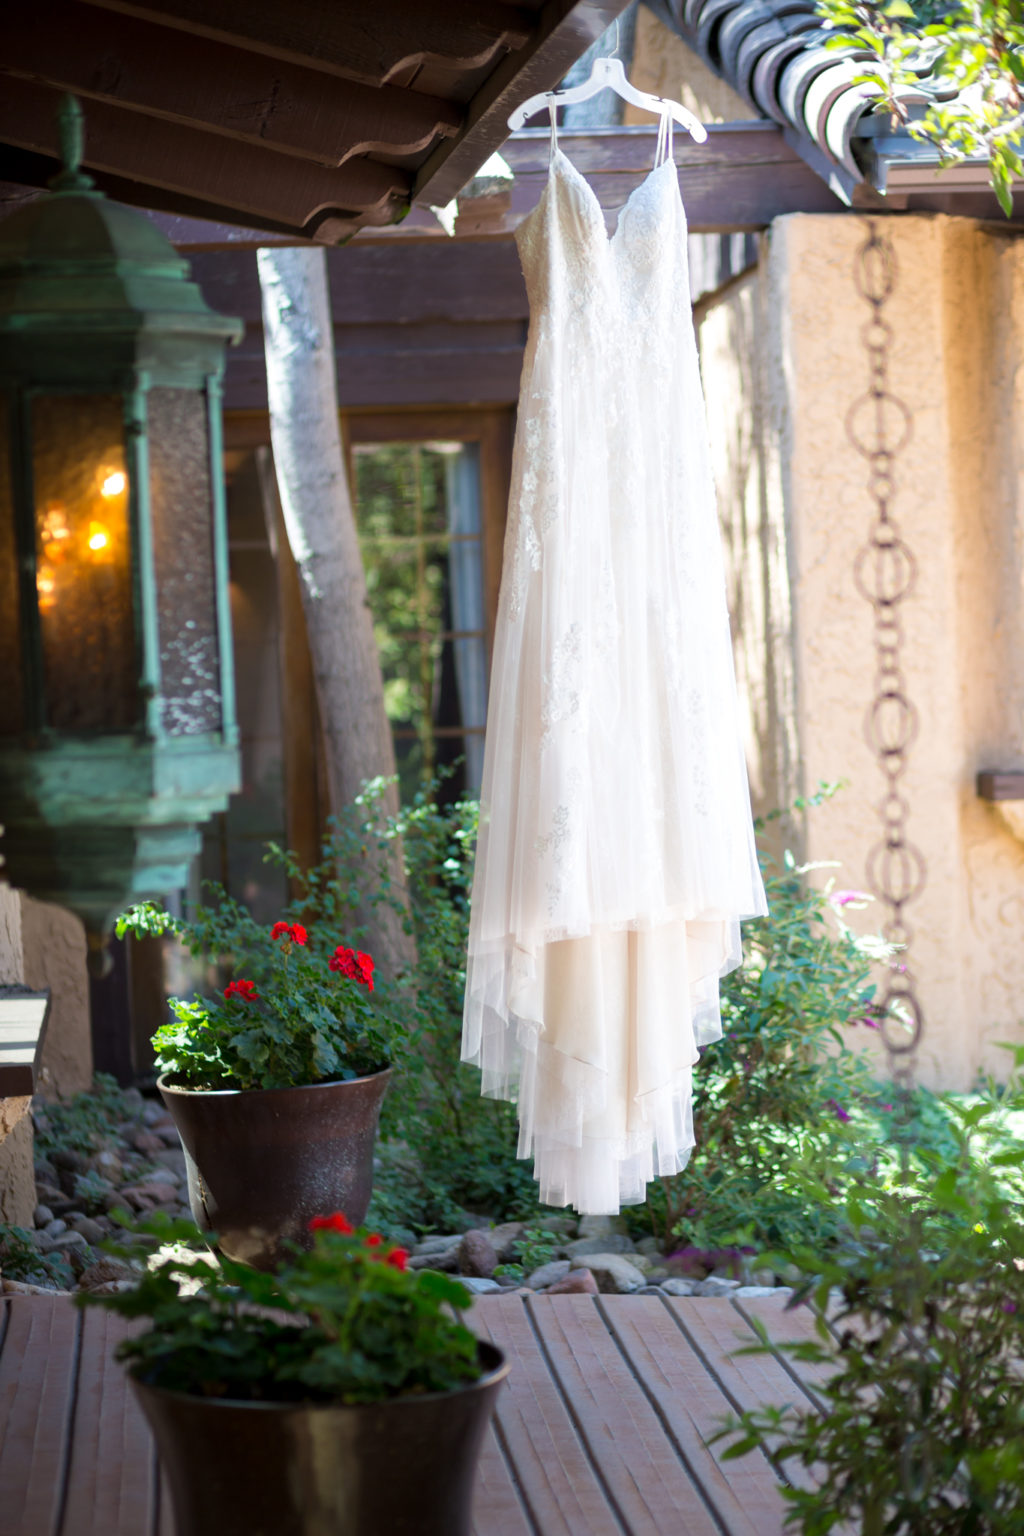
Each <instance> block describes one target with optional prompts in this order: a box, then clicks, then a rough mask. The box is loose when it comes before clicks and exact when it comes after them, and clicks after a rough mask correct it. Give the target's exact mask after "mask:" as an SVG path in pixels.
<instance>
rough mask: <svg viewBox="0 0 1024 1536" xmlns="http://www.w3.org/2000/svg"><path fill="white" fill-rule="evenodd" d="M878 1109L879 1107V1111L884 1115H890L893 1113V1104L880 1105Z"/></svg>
mask: <svg viewBox="0 0 1024 1536" xmlns="http://www.w3.org/2000/svg"><path fill="white" fill-rule="evenodd" d="M878 1107H879V1109H880V1110H881V1111H882V1113H883V1114H884V1115H889V1114H891V1113H892V1105H891V1104H879V1106H878Z"/></svg>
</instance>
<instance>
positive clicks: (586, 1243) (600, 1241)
mask: <svg viewBox="0 0 1024 1536" xmlns="http://www.w3.org/2000/svg"><path fill="white" fill-rule="evenodd" d="M562 1251H563V1252H564V1253H565V1254H567V1255H568V1257H569V1258H570V1259H577V1258H579V1259H582V1258H585V1257H586V1255H587V1254H588V1253H634V1252H635V1251H636V1250H635V1248H634V1246H633V1242H632V1240H631V1239H630V1238H628V1237H627V1236H626V1235H625V1233H623V1232H606V1233H605V1235H604V1237H578V1238H576V1240H575V1241H574V1242H571V1243H566V1244H565V1245H564V1248H563V1250H562Z"/></svg>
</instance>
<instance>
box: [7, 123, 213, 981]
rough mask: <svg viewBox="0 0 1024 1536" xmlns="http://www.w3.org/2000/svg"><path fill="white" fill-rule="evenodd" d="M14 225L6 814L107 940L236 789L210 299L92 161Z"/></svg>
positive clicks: (36, 879)
mask: <svg viewBox="0 0 1024 1536" xmlns="http://www.w3.org/2000/svg"><path fill="white" fill-rule="evenodd" d="M61 146H62V153H63V160H64V170H63V171H62V173H61V174H60V175H59V176H57V177H56V178H55V179H54V180H53V182H51V189H52V190H51V192H49V193H48V194H45V195H44V196H42V197H40V198H39V199H38V201H35V202H33V203H31V204H29V205H28V206H27V207H26V208H24V209H22V210H21V211H19V212H18V213H15V214H13V215H12V216H11V217H9V218H8V219H6V220H5V221H4V223H3V224H2V225H0V819H2V820H3V821H4V822H5V824H6V829H7V830H6V836H5V841H4V851H5V854H6V858H7V874H8V876H9V878H10V880H11V882H12V883H13V884H15V885H20V886H22V887H24V888H25V889H26V890H27V891H29V893H30V894H32V895H35V896H38V897H40V898H42V899H46V900H52V901H57V902H61V903H63V904H64V905H65V906H68V907H70V908H72V910H74V911H76V912H77V913H78V914H79V915H80V916H81V917H82V918H83V920H84V921H85V924H86V928H87V930H88V932H89V935H90V943H91V945H92V946H93V947H94V948H95V949H96V950H97V951H99V950H101V949H102V944H103V937H104V935H105V934H106V933H107V932H108V931H109V927H110V924H111V921H112V919H113V917H114V915H116V913H117V912H118V911H119V910H121V908H122V907H123V906H124V905H125V904H126V902H128V901H132V900H137V899H139V898H141V897H143V896H147V895H154V896H159V895H164V894H166V893H167V892H168V891H170V890H173V889H174V888H175V887H177V886H180V885H182V884H184V882H185V880H186V878H187V872H188V866H189V863H190V861H191V859H192V857H193V856H194V854H195V853H196V852H197V851H198V848H199V834H198V830H197V829H198V825H199V824H201V823H202V822H203V821H205V820H206V819H207V818H208V817H209V816H211V815H212V814H213V813H214V812H215V811H218V810H222V809H223V808H224V806H225V805H226V804H227V799H228V795H229V794H230V793H231V792H232V791H233V790H235V789H237V788H238V782H239V770H238V748H237V728H236V725H235V714H234V681H233V668H232V657H231V620H230V613H229V609H228V597H227V574H228V573H227V540H226V533H225V521H224V501H223V478H222V463H221V458H222V454H221V377H222V374H223V367H224V349H225V345H226V343H227V342H237V341H238V340H239V339H240V337H241V335H242V329H243V327H242V324H241V322H240V321H238V320H233V319H227V318H225V317H223V316H221V315H217V314H214V312H213V311H212V310H211V309H209V308H208V306H207V304H206V302H205V300H204V299H203V297H202V294H201V293H200V291H199V288H198V287H197V286H196V284H194V283H193V282H191V281H190V278H189V269H188V265H187V263H186V262H184V261H183V260H182V259H181V258H180V257H179V256H178V255H177V253H176V252H175V250H174V248H173V247H172V246H171V245H170V243H169V242H168V241H167V240H166V239H165V238H164V237H163V235H161V234H160V233H159V232H158V231H157V230H156V229H155V228H154V226H153V225H152V224H151V223H150V221H149V220H148V219H147V218H146V217H145V216H144V215H143V214H141V213H138V212H136V211H134V210H132V209H129V208H125V207H123V206H122V205H120V204H118V203H113V202H110V201H108V199H107V198H106V197H104V196H103V194H102V193H100V192H97V191H96V190H95V189H94V188H93V185H92V182H91V179H90V178H89V177H88V176H85V175H83V174H82V173H81V172H80V171H79V169H78V167H79V164H80V162H81V154H82V130H81V110H80V108H79V107H78V104H77V102H75V101H73V100H72V99H71V98H67V99H66V100H65V103H64V105H63V107H62V110H61Z"/></svg>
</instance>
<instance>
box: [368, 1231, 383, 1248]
mask: <svg viewBox="0 0 1024 1536" xmlns="http://www.w3.org/2000/svg"><path fill="white" fill-rule="evenodd" d="M383 1241H384V1239H383V1238H382V1237H381V1235H380V1233H379V1232H371V1233H370V1235H369V1237H368V1238H367V1239H366V1246H367V1248H379V1247H380V1245H381V1243H382V1242H383Z"/></svg>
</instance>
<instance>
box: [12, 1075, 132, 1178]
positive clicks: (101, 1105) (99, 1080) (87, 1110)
mask: <svg viewBox="0 0 1024 1536" xmlns="http://www.w3.org/2000/svg"><path fill="white" fill-rule="evenodd" d="M141 1119H142V1101H141V1099H140V1098H139V1097H138V1095H137V1094H135V1095H128V1094H126V1093H125V1092H124V1091H123V1090H122V1089H121V1088H119V1087H118V1085H117V1083H116V1081H115V1080H114V1078H112V1077H110V1076H108V1075H107V1074H106V1073H105V1072H97V1074H96V1077H95V1079H94V1081H93V1086H92V1089H91V1090H90V1091H89V1092H88V1093H76V1094H75V1096H74V1097H73V1098H71V1099H67V1100H64V1101H60V1102H56V1103H50V1104H45V1105H41V1106H40V1107H39V1108H38V1109H34V1110H33V1112H32V1123H33V1130H34V1136H35V1152H36V1156H37V1157H41V1158H49V1157H52V1156H53V1154H54V1153H55V1152H80V1153H81V1154H82V1155H83V1156H84V1157H89V1156H91V1155H92V1153H94V1152H98V1151H100V1150H102V1148H103V1147H105V1146H107V1145H109V1144H110V1143H111V1142H112V1141H113V1140H115V1139H116V1137H117V1133H118V1129H119V1127H121V1126H124V1125H134V1124H138V1123H139V1122H140V1121H141Z"/></svg>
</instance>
